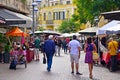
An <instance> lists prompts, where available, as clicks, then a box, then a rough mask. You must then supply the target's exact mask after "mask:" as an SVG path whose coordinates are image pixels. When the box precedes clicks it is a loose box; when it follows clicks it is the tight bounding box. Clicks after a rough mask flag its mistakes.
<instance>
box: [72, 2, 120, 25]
mask: <svg viewBox="0 0 120 80" xmlns="http://www.w3.org/2000/svg"><path fill="white" fill-rule="evenodd" d="M76 5H77V12H78V14H74V15H73V20H74V21H79V23H80V24H81V23H86V22H87V21H90V22H91V24H93V23H94V18H95V17H96V16H99V15H100V13H102V12H107V11H113V10H119V9H120V0H107V1H106V0H76Z"/></svg>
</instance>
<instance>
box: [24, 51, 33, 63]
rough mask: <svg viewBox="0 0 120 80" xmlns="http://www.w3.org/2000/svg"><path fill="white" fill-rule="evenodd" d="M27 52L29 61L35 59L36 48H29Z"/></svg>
mask: <svg viewBox="0 0 120 80" xmlns="http://www.w3.org/2000/svg"><path fill="white" fill-rule="evenodd" d="M26 53H27V54H26V59H27V62H31V61H32V60H33V59H34V49H29V50H27V51H26Z"/></svg>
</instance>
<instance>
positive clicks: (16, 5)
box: [0, 0, 29, 14]
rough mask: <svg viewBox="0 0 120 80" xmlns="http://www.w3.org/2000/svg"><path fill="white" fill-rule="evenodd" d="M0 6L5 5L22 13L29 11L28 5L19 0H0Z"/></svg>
mask: <svg viewBox="0 0 120 80" xmlns="http://www.w3.org/2000/svg"><path fill="white" fill-rule="evenodd" d="M0 7H5V8H8V9H11V10H15V11H18V12H22V13H25V14H27V13H29V9H28V7H27V6H26V5H25V4H24V3H22V2H21V1H20V0H0Z"/></svg>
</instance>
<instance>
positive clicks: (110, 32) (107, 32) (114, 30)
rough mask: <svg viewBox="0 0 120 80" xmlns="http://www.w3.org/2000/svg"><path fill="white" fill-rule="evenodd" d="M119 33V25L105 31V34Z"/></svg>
mask: <svg viewBox="0 0 120 80" xmlns="http://www.w3.org/2000/svg"><path fill="white" fill-rule="evenodd" d="M119 32H120V23H118V24H116V25H115V26H113V27H110V28H107V29H106V34H117V33H119Z"/></svg>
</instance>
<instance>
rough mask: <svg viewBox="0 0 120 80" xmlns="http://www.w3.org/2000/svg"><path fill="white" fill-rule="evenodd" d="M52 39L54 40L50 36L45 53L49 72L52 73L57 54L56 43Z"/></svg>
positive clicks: (45, 44)
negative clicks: (54, 56) (55, 54)
mask: <svg viewBox="0 0 120 80" xmlns="http://www.w3.org/2000/svg"><path fill="white" fill-rule="evenodd" d="M52 39H53V36H52V35H49V37H48V39H47V40H46V41H45V43H44V52H45V54H46V57H47V71H48V72H50V71H51V66H52V59H53V55H54V53H55V43H54V41H53V40H52Z"/></svg>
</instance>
